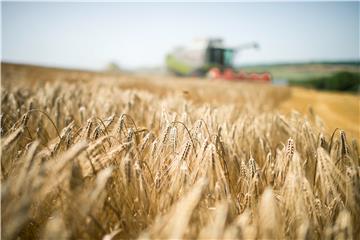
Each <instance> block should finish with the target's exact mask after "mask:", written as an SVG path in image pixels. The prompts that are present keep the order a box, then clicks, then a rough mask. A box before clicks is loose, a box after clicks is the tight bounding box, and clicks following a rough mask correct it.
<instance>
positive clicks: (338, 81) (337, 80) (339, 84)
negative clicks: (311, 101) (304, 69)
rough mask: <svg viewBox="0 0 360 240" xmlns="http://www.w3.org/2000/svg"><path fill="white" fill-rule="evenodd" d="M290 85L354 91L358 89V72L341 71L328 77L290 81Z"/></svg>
mask: <svg viewBox="0 0 360 240" xmlns="http://www.w3.org/2000/svg"><path fill="white" fill-rule="evenodd" d="M290 85H298V86H304V87H309V88H315V89H319V90H331V91H354V92H355V91H358V89H359V86H360V74H358V73H351V72H345V71H343V72H338V73H335V74H333V75H331V76H328V77H320V78H308V79H304V80H297V81H290Z"/></svg>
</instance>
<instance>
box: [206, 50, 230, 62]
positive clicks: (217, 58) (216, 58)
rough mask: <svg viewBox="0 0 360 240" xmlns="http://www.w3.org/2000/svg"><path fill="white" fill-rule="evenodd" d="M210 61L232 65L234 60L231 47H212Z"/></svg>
mask: <svg viewBox="0 0 360 240" xmlns="http://www.w3.org/2000/svg"><path fill="white" fill-rule="evenodd" d="M208 54H209V55H208V56H209V58H208V60H209V63H210V64H216V65H220V66H231V65H232V60H233V51H232V50H231V49H223V48H210V49H209V53H208Z"/></svg>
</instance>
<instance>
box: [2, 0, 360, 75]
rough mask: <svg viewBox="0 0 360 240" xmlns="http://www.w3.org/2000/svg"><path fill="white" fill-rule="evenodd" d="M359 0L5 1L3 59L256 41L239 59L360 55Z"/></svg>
mask: <svg viewBox="0 0 360 240" xmlns="http://www.w3.org/2000/svg"><path fill="white" fill-rule="evenodd" d="M359 5H360V3H359V2H300V3H290V2H277V3H269V2H258V3H251V2H241V3H94V2H93V3H85V2H79V3H69V2H67V3H66V2H60V3H59V2H58V3H46V2H38V3H31V2H27V3H24V2H23V3H16V2H2V3H1V20H2V24H1V25H2V28H1V31H2V34H1V43H2V46H1V47H2V49H1V53H2V61H7V62H15V63H27V64H37V65H46V66H58V67H69V68H80V69H90V70H100V69H103V68H104V67H105V66H106V65H107V64H108V63H109V62H116V63H117V64H119V65H120V66H121V67H124V68H129V69H134V68H138V67H154V66H160V65H163V64H164V57H165V55H166V54H167V53H168V52H169V51H171V50H172V49H173V48H174V47H175V46H179V45H187V44H189V43H191V41H192V40H193V39H194V38H205V37H221V38H223V39H224V41H225V43H227V44H228V45H238V44H242V43H247V42H250V41H256V42H257V43H258V44H259V45H260V49H259V50H254V49H252V50H247V51H242V52H241V53H240V54H238V55H237V56H236V58H235V62H236V64H238V65H243V64H258V63H279V62H302V61H333V60H340V61H341V60H360V59H359V58H360V57H359V55H360V52H359V45H360V44H359V14H360V12H359V11H360V10H359Z"/></svg>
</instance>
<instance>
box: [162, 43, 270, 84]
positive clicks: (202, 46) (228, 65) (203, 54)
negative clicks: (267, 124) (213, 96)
mask: <svg viewBox="0 0 360 240" xmlns="http://www.w3.org/2000/svg"><path fill="white" fill-rule="evenodd" d="M250 48H255V49H257V48H259V46H258V44H257V43H249V44H244V45H241V46H238V47H225V46H224V44H223V40H222V39H206V40H195V41H194V42H193V44H192V45H191V46H189V47H187V48H183V47H179V48H175V49H174V51H173V52H172V53H170V54H168V55H167V56H166V66H167V68H168V70H169V71H170V72H172V73H174V74H175V75H177V76H207V77H209V78H210V79H222V80H231V81H256V82H271V75H270V73H268V72H265V73H245V72H242V71H239V72H236V71H235V70H234V65H233V61H234V56H235V54H236V53H237V52H239V51H242V50H244V49H250Z"/></svg>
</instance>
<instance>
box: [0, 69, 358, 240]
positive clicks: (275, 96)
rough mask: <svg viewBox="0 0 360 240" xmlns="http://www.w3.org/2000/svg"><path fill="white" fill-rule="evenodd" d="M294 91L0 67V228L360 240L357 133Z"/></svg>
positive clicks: (120, 235) (85, 234)
mask: <svg viewBox="0 0 360 240" xmlns="http://www.w3.org/2000/svg"><path fill="white" fill-rule="evenodd" d="M290 94H291V89H290V88H287V87H273V86H267V85H261V84H246V83H241V84H234V83H225V82H209V81H205V80H204V81H201V80H194V79H188V80H186V79H184V80H174V79H169V80H168V81H166V80H156V79H151V81H150V80H149V79H146V78H142V77H139V76H131V75H120V76H113V75H107V74H96V73H90V72H75V71H72V72H71V71H69V72H66V71H60V70H54V69H50V70H39V69H36V68H34V69H32V68H30V67H28V68H25V67H21V66H20V67H14V66H11V65H2V88H1V238H2V239H104V240H110V239H137V238H139V239H197V238H198V239H359V236H360V155H359V146H358V142H357V138H356V136H355V137H353V136H354V135H352V134H348V133H347V132H346V131H344V129H343V128H340V129H332V130H331V131H329V130H328V129H327V123H326V122H325V121H324V120H322V119H321V118H320V117H319V116H318V115H317V114H316V112H314V111H309V114H303V113H301V112H298V111H295V110H291V111H289V113H288V114H284V113H283V112H281V111H278V106H279V105H280V104H281V103H282V102H283V101H284V100H285V99H287V98H289V95H290ZM355 98H356V99H357V101H358V100H359V99H358V96H356V97H355ZM290 108H291V106H290Z"/></svg>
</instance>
